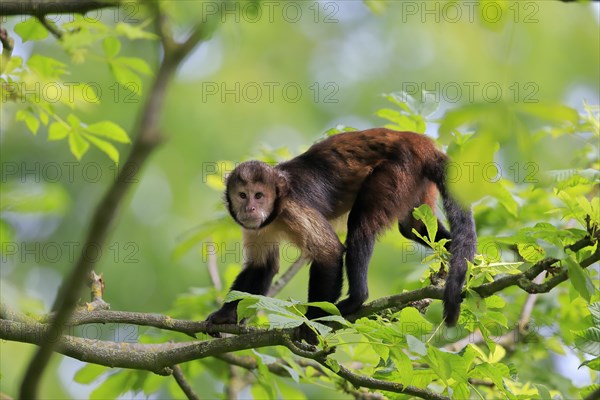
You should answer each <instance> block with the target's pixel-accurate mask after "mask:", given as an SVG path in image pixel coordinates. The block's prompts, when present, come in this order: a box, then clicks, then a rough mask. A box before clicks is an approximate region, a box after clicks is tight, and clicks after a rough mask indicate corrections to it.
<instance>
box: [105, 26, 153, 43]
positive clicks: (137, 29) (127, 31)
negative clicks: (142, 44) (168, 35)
mask: <svg viewBox="0 0 600 400" xmlns="http://www.w3.org/2000/svg"><path fill="white" fill-rule="evenodd" d="M115 31H116V32H117V33H118V34H119V35H124V36H126V37H127V38H128V39H134V40H135V39H157V38H158V36H156V35H155V34H153V33H151V32H146V31H145V30H143V29H142V27H141V26H139V25H130V24H126V23H124V22H119V23H118V24H117V26H116V27H115Z"/></svg>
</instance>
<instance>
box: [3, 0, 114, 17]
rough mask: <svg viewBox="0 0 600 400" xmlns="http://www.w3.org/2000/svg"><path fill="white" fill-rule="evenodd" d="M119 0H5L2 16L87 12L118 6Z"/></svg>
mask: <svg viewBox="0 0 600 400" xmlns="http://www.w3.org/2000/svg"><path fill="white" fill-rule="evenodd" d="M121 3H122V1H119V0H103V1H89V0H74V1H57V0H21V1H3V2H2V3H0V16H11V15H33V16H44V15H47V14H85V13H86V12H88V11H92V10H99V9H102V8H110V7H118V6H119V5H121Z"/></svg>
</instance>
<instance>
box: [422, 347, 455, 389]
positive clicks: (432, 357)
mask: <svg viewBox="0 0 600 400" xmlns="http://www.w3.org/2000/svg"><path fill="white" fill-rule="evenodd" d="M451 356H452V354H450V353H444V352H443V351H441V350H439V349H437V348H435V347H433V346H429V347H428V350H427V361H428V363H429V365H430V366H431V369H433V370H434V371H435V373H436V374H437V375H438V376H439V377H440V378H441V379H442V380H443V381H444V382H447V381H448V379H450V377H451V376H452V369H453V366H452V362H451Z"/></svg>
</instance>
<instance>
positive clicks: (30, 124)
mask: <svg viewBox="0 0 600 400" xmlns="http://www.w3.org/2000/svg"><path fill="white" fill-rule="evenodd" d="M15 119H16V120H17V121H25V125H27V128H29V130H30V131H31V133H33V134H34V135H36V134H37V131H38V129H39V128H40V121H39V120H38V119H37V118H36V117H35V115H33V114H32V113H31V111H30V110H27V109H24V110H19V111H17V114H16V115H15Z"/></svg>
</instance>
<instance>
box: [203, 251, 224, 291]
mask: <svg viewBox="0 0 600 400" xmlns="http://www.w3.org/2000/svg"><path fill="white" fill-rule="evenodd" d="M206 267H207V268H208V274H209V275H210V280H211V281H212V284H213V286H214V287H215V289H217V291H220V290H221V289H223V284H222V283H221V278H220V276H219V266H218V265H217V255H216V254H215V252H213V251H209V252H208V262H207V263H206Z"/></svg>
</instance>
